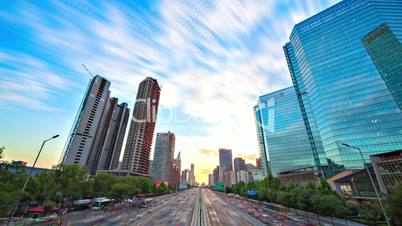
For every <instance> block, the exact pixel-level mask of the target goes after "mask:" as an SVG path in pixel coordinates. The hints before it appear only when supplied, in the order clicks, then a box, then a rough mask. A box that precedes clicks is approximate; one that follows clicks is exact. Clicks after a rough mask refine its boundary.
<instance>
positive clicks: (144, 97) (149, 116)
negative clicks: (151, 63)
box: [120, 77, 161, 176]
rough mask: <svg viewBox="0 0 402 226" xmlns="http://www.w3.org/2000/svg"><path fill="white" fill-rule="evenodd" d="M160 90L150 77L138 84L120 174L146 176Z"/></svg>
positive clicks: (154, 80)
mask: <svg viewBox="0 0 402 226" xmlns="http://www.w3.org/2000/svg"><path fill="white" fill-rule="evenodd" d="M160 91H161V89H160V87H159V84H158V82H157V81H156V79H154V78H151V77H147V78H146V79H144V80H143V81H142V82H141V83H140V85H139V88H138V92H137V98H136V101H135V105H134V110H133V117H132V119H131V123H130V129H129V132H128V136H127V141H126V148H125V151H124V155H123V162H122V164H121V170H120V175H141V176H148V170H149V167H150V166H149V155H150V152H151V145H152V139H153V135H154V130H155V122H156V116H157V113H158V104H159V96H160Z"/></svg>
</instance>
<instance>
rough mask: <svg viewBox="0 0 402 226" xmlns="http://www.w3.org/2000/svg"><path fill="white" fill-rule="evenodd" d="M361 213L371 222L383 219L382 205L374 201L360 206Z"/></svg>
mask: <svg viewBox="0 0 402 226" xmlns="http://www.w3.org/2000/svg"><path fill="white" fill-rule="evenodd" d="M359 214H360V216H362V217H364V218H365V219H366V220H368V221H370V222H375V221H379V220H381V219H382V213H381V211H380V206H379V205H378V204H376V203H373V204H371V205H362V206H361V207H360V211H359Z"/></svg>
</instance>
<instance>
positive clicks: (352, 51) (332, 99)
mask: <svg viewBox="0 0 402 226" xmlns="http://www.w3.org/2000/svg"><path fill="white" fill-rule="evenodd" d="M401 12H402V1H400V0H381V1H379V0H345V1H342V2H340V3H338V4H336V5H334V6H332V7H330V8H328V9H326V10H324V11H322V12H321V13H319V14H317V15H315V16H313V17H311V18H308V19H306V20H305V21H303V22H301V23H299V24H297V25H295V27H294V29H293V31H292V33H291V35H290V41H289V42H288V43H287V44H286V45H285V47H284V50H285V55H286V59H287V62H288V66H289V71H290V74H291V77H292V82H293V85H294V88H295V91H296V95H297V98H298V101H299V104H300V109H301V111H302V115H303V119H304V120H305V125H306V128H307V131H308V133H309V138H310V139H314V138H321V142H322V146H323V149H324V152H325V155H326V158H327V161H328V163H329V165H330V166H332V167H333V168H332V169H334V172H335V171H337V170H339V169H343V168H361V167H362V166H363V163H362V160H361V159H360V156H359V154H358V153H356V150H355V149H352V148H351V147H347V146H344V145H343V144H342V143H346V144H348V145H352V146H355V147H358V148H360V149H361V150H362V151H363V154H364V157H365V159H366V160H367V161H368V162H369V161H370V157H369V156H370V155H372V154H376V153H382V152H387V151H393V150H398V149H402V112H401V108H400V102H399V101H400V98H401V79H402V77H401V70H400V68H401V60H402V58H401V57H400V56H401V52H400V51H401V48H400V44H401V42H402V13H401ZM379 29H380V30H379ZM381 29H382V30H381ZM395 47H396V48H395ZM380 48H381V49H380ZM384 55H387V56H388V57H386V58H383V57H384ZM398 56H399V57H398ZM398 84H399V86H398ZM398 98H399V99H398ZM398 102H399V104H398Z"/></svg>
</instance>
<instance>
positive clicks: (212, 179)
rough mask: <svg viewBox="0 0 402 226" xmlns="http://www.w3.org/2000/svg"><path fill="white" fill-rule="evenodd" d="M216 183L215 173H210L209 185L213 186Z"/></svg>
mask: <svg viewBox="0 0 402 226" xmlns="http://www.w3.org/2000/svg"><path fill="white" fill-rule="evenodd" d="M214 185H215V181H214V175H213V174H208V186H210V187H213V186H214Z"/></svg>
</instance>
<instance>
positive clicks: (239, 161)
mask: <svg viewBox="0 0 402 226" xmlns="http://www.w3.org/2000/svg"><path fill="white" fill-rule="evenodd" d="M233 165H234V170H235V171H236V172H237V171H240V170H246V161H245V160H244V159H243V158H240V157H237V158H234V160H233Z"/></svg>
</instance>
